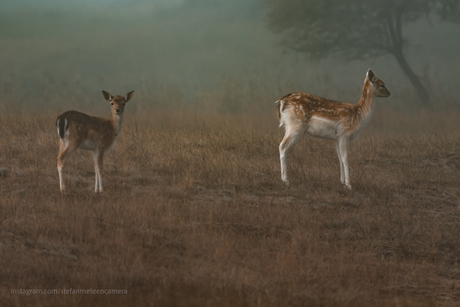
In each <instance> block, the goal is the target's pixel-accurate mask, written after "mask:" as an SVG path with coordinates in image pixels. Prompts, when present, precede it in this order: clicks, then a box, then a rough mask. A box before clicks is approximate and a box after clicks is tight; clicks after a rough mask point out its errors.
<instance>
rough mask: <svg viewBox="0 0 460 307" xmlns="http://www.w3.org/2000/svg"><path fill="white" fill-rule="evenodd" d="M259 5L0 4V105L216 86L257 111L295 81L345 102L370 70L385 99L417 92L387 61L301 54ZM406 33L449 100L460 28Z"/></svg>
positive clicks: (150, 96) (413, 53) (419, 27)
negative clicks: (246, 99)
mask: <svg viewBox="0 0 460 307" xmlns="http://www.w3.org/2000/svg"><path fill="white" fill-rule="evenodd" d="M266 11H267V7H266V3H265V2H263V1H261V0H245V1H242V0H236V1H220V0H214V1H211V0H195V1H192V0H190V1H182V0H176V1H166V0H157V1H143V0H138V1H123V0H118V1H109V0H105V1H102V0H101V1H57V0H48V1H31V0H21V1H10V0H8V1H6V2H5V1H3V3H2V4H0V42H1V46H2V47H1V50H2V52H1V53H0V72H1V74H0V90H1V92H2V98H1V99H0V104H2V106H3V109H8V108H10V105H14V106H16V107H17V106H24V105H29V104H32V105H34V106H40V107H41V105H47V106H48V107H51V108H55V107H56V105H59V104H62V103H66V102H64V101H69V102H68V103H70V104H71V105H75V103H79V104H81V105H82V106H83V107H85V106H86V107H88V106H89V105H90V103H91V102H94V100H95V99H97V98H100V97H99V96H100V91H101V89H106V90H108V91H114V92H118V91H119V92H120V93H121V92H125V91H128V90H131V89H134V90H135V91H136V96H137V97H138V98H139V97H141V98H142V103H143V104H146V105H149V106H152V107H155V105H158V107H160V106H162V105H164V104H165V103H167V102H166V100H168V95H166V94H164V95H163V94H162V95H160V94H159V93H160V92H161V93H170V92H172V93H176V94H177V97H175V98H174V99H176V100H182V102H183V103H184V105H187V104H190V103H192V102H194V101H195V100H199V97H197V93H198V92H200V93H202V92H203V91H211V92H212V91H216V90H217V91H218V90H220V89H222V88H223V87H226V88H227V89H226V90H227V91H238V90H240V89H241V88H244V87H248V89H247V91H252V92H255V91H257V92H260V93H264V97H261V99H262V98H263V99H269V101H267V107H266V108H265V110H271V108H272V105H271V103H272V102H273V101H275V100H276V99H278V98H279V97H280V95H284V94H286V91H287V92H292V91H297V90H301V91H305V92H309V93H313V94H318V95H321V96H325V97H329V98H332V99H335V100H347V101H350V102H353V103H354V102H356V101H357V100H358V98H359V94H360V90H361V84H362V81H363V79H364V76H365V72H366V71H367V69H368V68H372V69H373V70H374V71H375V72H376V74H377V75H378V76H379V77H381V78H382V79H383V80H385V82H386V83H387V85H388V88H390V89H392V92H393V96H392V98H391V101H390V102H389V104H395V105H401V104H402V105H404V104H406V103H410V101H409V100H411V97H412V98H413V100H416V97H415V96H414V95H413V91H414V90H413V88H412V87H411V85H410V83H409V82H408V81H407V79H406V77H405V76H404V75H403V73H402V71H401V69H400V68H399V67H398V66H397V64H396V62H395V61H394V59H393V58H391V57H389V56H384V57H380V58H377V59H375V58H373V59H369V60H366V61H352V62H348V63H347V62H343V61H340V60H336V59H326V60H323V61H320V62H313V61H307V60H306V57H305V55H304V54H301V53H294V52H292V51H290V50H288V49H287V48H285V47H283V46H280V45H279V44H278V42H279V41H280V36H279V35H278V36H277V35H274V34H272V33H271V32H270V31H269V29H268V26H267V17H266ZM405 35H406V36H407V37H409V38H410V39H409V41H410V46H409V47H408V48H407V50H406V56H407V58H408V61H409V63H410V64H411V65H412V67H413V69H414V71H415V72H416V74H418V75H419V76H420V77H422V80H423V81H424V82H425V84H428V85H429V86H430V88H429V90H430V91H431V92H432V93H433V94H434V96H435V97H443V100H449V102H452V101H453V102H454V104H455V103H456V101H458V100H457V99H455V98H454V97H457V96H458V95H459V94H460V90H459V88H460V87H459V86H458V84H459V83H460V52H459V50H460V41H459V40H458V38H459V37H460V26H458V25H455V24H449V23H439V20H438V19H437V18H436V17H432V18H430V19H429V20H427V19H421V21H419V22H418V23H416V24H415V25H412V26H410V27H408V28H407V31H406V32H405ZM229 83H231V84H232V85H231V86H230V85H229ZM229 88H230V89H229ZM165 89H168V90H165ZM165 91H166V92H165ZM265 95H266V96H265ZM77 97H78V98H77ZM69 99H70V100H69ZM171 99H173V98H171ZM174 99H173V100H174ZM159 100H161V102H159ZM434 104H436V102H435V103H434ZM261 105H263V104H262V102H261Z"/></svg>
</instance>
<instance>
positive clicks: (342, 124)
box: [276, 69, 390, 190]
mask: <svg viewBox="0 0 460 307" xmlns="http://www.w3.org/2000/svg"><path fill="white" fill-rule="evenodd" d="M388 96H390V91H388V89H387V88H386V87H385V83H383V81H382V80H380V79H379V78H377V77H376V76H375V74H374V73H373V72H372V70H370V69H369V70H368V71H367V74H366V78H365V79H364V86H363V91H362V94H361V99H360V100H359V101H358V103H357V104H355V105H352V104H349V103H343V102H337V101H333V100H329V99H326V98H322V97H318V96H314V95H310V94H305V93H302V92H297V93H292V94H288V95H286V96H284V97H282V98H281V99H279V100H278V101H276V109H277V113H278V120H279V122H280V127H281V126H284V128H285V135H284V138H283V140H282V141H281V144H280V146H279V150H280V161H281V180H283V181H284V182H285V183H286V184H289V180H288V177H287V173H286V154H287V151H288V150H289V148H290V147H291V146H292V145H293V144H294V143H295V141H296V140H297V138H298V137H299V136H300V135H301V134H302V133H303V132H305V131H306V132H307V133H308V134H309V135H312V136H314V137H318V138H322V139H330V140H335V149H336V151H337V155H338V156H339V161H340V180H341V181H342V184H344V185H345V187H346V188H347V189H350V190H351V185H350V177H349V173H348V153H347V151H348V144H349V142H350V141H351V140H353V139H355V138H356V137H357V136H358V134H359V133H360V131H361V130H362V129H363V128H364V126H365V125H366V124H367V123H368V122H369V119H370V118H371V115H372V111H373V109H374V98H375V97H388Z"/></svg>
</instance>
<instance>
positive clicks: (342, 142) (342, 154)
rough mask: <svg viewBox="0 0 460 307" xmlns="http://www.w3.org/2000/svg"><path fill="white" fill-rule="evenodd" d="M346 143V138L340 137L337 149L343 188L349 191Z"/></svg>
mask: <svg viewBox="0 0 460 307" xmlns="http://www.w3.org/2000/svg"><path fill="white" fill-rule="evenodd" d="M348 143H349V140H348V138H346V137H342V138H340V139H338V140H337V145H338V146H337V147H338V148H339V159H340V161H341V164H342V167H343V179H344V182H342V183H344V184H345V187H346V188H347V189H349V190H351V185H350V176H349V173H348ZM341 177H342V176H341Z"/></svg>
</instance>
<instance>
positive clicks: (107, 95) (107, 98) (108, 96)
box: [102, 91, 113, 102]
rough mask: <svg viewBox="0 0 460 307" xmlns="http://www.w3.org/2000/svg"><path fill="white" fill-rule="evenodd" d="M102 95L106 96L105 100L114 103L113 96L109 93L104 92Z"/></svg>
mask: <svg viewBox="0 0 460 307" xmlns="http://www.w3.org/2000/svg"><path fill="white" fill-rule="evenodd" d="M102 95H104V98H105V100H107V101H109V102H110V101H112V99H113V96H112V95H110V94H109V93H107V92H106V91H102Z"/></svg>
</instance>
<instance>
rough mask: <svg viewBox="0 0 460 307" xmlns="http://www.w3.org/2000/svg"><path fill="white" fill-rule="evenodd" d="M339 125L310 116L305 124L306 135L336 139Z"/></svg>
mask: <svg viewBox="0 0 460 307" xmlns="http://www.w3.org/2000/svg"><path fill="white" fill-rule="evenodd" d="M340 130H341V129H340V123H337V122H336V121H332V120H329V119H325V118H321V117H316V116H312V117H311V118H310V120H309V121H308V123H307V129H306V131H307V133H308V134H309V135H312V136H315V137H317V138H322V139H333V140H334V139H336V138H337V136H338V134H339V133H340Z"/></svg>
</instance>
